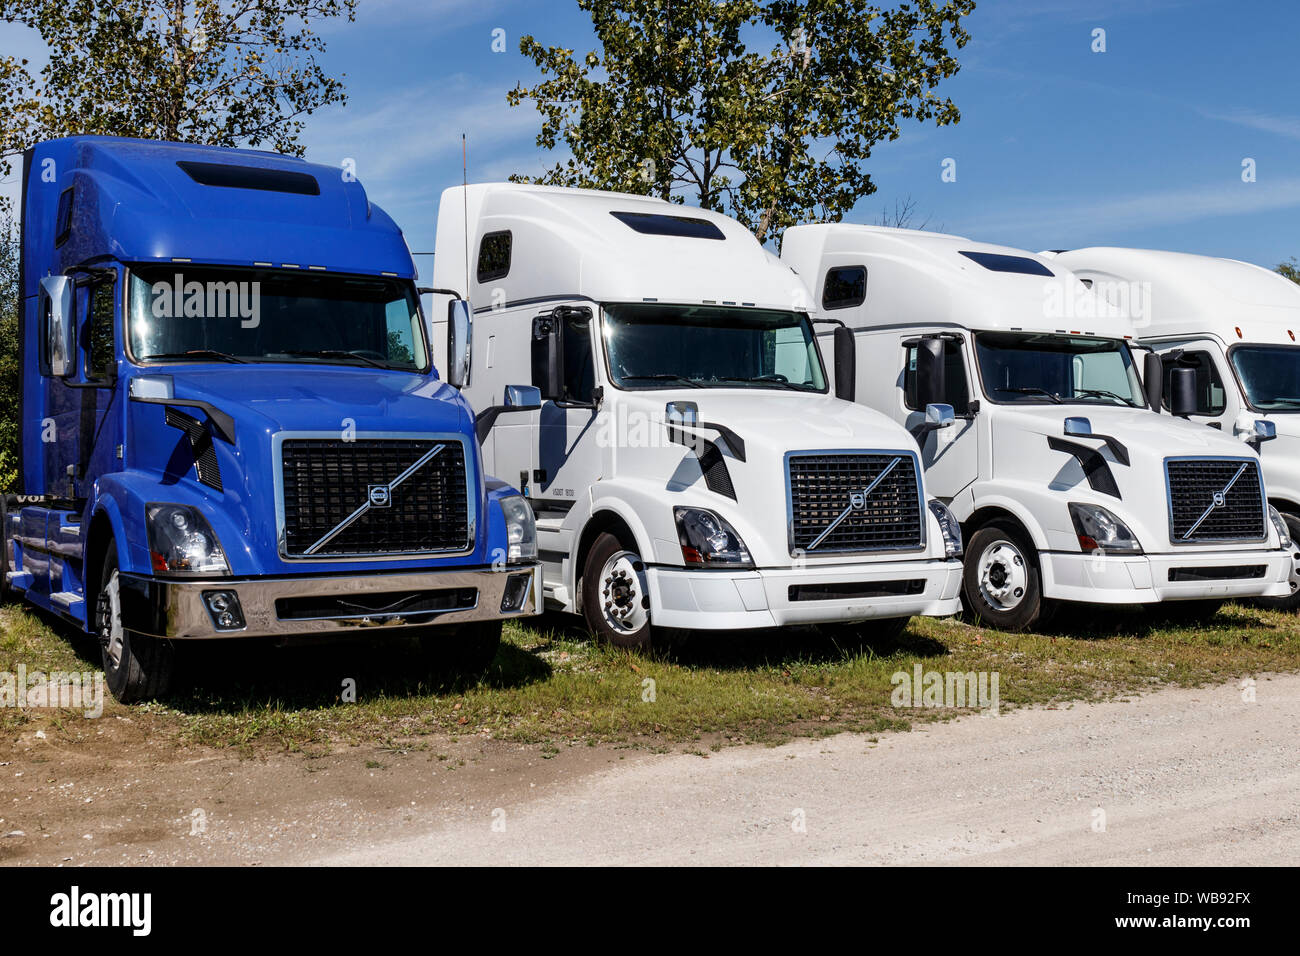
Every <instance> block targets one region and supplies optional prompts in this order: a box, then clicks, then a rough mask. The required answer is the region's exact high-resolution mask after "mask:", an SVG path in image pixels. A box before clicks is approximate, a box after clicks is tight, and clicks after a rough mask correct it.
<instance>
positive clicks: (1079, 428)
mask: <svg viewBox="0 0 1300 956" xmlns="http://www.w3.org/2000/svg"><path fill="white" fill-rule="evenodd" d="M1065 434H1066V435H1067V436H1069V437H1073V438H1091V437H1092V422H1091V421H1089V420H1088V419H1086V418H1067V419H1066V420H1065Z"/></svg>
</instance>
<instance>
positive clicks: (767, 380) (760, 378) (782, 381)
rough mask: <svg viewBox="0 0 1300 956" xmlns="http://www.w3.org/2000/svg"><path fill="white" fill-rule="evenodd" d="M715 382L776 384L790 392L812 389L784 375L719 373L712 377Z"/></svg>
mask: <svg viewBox="0 0 1300 956" xmlns="http://www.w3.org/2000/svg"><path fill="white" fill-rule="evenodd" d="M714 381H715V382H762V383H763V384H764V385H777V386H779V387H781V388H786V389H789V390H790V391H792V392H808V391H813V388H812V386H810V385H797V384H795V383H794V382H792V381H790V380H789V379H787V378H785V377H784V376H782V377H780V378H778V377H777V376H775V375H755V376H753V377H751V378H741V377H739V376H735V375H720V376H718V377H717V378H715V379H714Z"/></svg>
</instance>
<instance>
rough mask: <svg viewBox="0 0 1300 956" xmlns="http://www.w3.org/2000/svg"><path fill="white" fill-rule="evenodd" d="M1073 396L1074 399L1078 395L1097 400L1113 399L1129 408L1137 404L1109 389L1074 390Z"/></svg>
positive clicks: (1135, 406)
mask: <svg viewBox="0 0 1300 956" xmlns="http://www.w3.org/2000/svg"><path fill="white" fill-rule="evenodd" d="M1074 394H1075V396H1076V397H1078V396H1080V395H1096V396H1097V397H1098V398H1113V399H1115V401H1117V402H1123V403H1124V404H1125V405H1127V406H1128V407H1129V408H1137V407H1138V404H1137V402H1135V401H1133V400H1132V399H1128V398H1125V397H1124V396H1123V395H1118V394H1116V393H1115V392H1112V391H1110V390H1109V389H1105V388H1076V389H1075V390H1074Z"/></svg>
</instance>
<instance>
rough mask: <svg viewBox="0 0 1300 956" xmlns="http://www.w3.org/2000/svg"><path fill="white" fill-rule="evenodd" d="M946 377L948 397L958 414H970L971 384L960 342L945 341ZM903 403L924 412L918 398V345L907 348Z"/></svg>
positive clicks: (916, 410)
mask: <svg viewBox="0 0 1300 956" xmlns="http://www.w3.org/2000/svg"><path fill="white" fill-rule="evenodd" d="M943 365H944V373H945V374H944V378H945V379H946V381H947V384H948V398H949V400H950V402H951V404H952V410H953V412H954V413H955V414H957V415H969V414H970V386H969V384H968V383H967V381H966V363H965V362H964V361H963V360H962V351H961V343H960V342H952V341H945V342H944V343H943ZM903 404H904V405H906V406H907V407H908V408H909V409H910V410H912V411H914V412H923V411H925V409H923V408H922V407H921V406H920V405H919V404H918V403H917V400H916V346H915V345H913V346H911V347H909V348H908V350H907V368H906V369H904V371H903Z"/></svg>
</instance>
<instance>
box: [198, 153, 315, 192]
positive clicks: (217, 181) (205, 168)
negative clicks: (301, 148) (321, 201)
mask: <svg viewBox="0 0 1300 956" xmlns="http://www.w3.org/2000/svg"><path fill="white" fill-rule="evenodd" d="M176 165H177V166H179V167H180V168H181V169H182V170H184V172H185V174H186V175H187V176H189V177H190V179H192V180H194V181H195V182H196V183H198V184H199V185H200V186H224V187H226V188H228V189H260V190H262V191H263V192H272V193H295V194H296V195H299V196H319V195H320V184H319V183H317V182H316V177H315V176H310V175H308V174H307V173H295V172H293V171H291V170H288V169H267V168H265V167H262V166H234V165H232V164H230V163H195V162H190V161H188V160H185V161H182V162H179V163H177V164H176Z"/></svg>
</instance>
